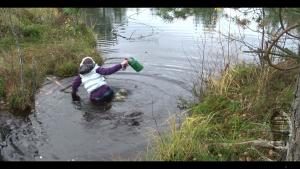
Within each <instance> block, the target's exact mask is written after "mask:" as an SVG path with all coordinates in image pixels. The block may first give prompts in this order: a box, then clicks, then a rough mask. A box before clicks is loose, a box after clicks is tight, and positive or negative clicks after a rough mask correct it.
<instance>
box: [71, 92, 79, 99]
mask: <svg viewBox="0 0 300 169" xmlns="http://www.w3.org/2000/svg"><path fill="white" fill-rule="evenodd" d="M72 100H73V101H80V97H79V96H78V95H77V94H76V93H72Z"/></svg>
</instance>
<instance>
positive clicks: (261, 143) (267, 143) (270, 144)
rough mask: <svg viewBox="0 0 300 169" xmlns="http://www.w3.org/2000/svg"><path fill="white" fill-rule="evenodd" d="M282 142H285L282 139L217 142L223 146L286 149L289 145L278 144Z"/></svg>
mask: <svg viewBox="0 0 300 169" xmlns="http://www.w3.org/2000/svg"><path fill="white" fill-rule="evenodd" d="M282 143H283V142H282V141H265V140H251V141H244V142H239V143H216V144H217V145H221V146H237V145H250V146H256V147H264V148H272V149H276V150H286V149H287V147H285V146H276V145H278V144H282Z"/></svg>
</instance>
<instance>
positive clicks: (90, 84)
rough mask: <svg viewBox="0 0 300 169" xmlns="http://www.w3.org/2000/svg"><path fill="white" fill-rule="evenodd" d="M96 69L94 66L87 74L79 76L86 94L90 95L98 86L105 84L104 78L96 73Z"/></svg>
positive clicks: (96, 66)
mask: <svg viewBox="0 0 300 169" xmlns="http://www.w3.org/2000/svg"><path fill="white" fill-rule="evenodd" d="M97 68H99V66H98V65H97V64H96V65H95V67H94V68H93V69H92V70H91V71H90V72H89V73H86V74H84V75H82V74H80V77H81V82H82V84H83V86H84V88H85V89H86V90H87V92H88V93H92V92H93V91H94V90H96V89H98V88H99V87H100V86H102V85H104V84H106V82H105V78H104V77H103V76H102V75H101V74H99V73H97V72H96V69H97Z"/></svg>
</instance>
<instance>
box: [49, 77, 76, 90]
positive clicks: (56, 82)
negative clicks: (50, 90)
mask: <svg viewBox="0 0 300 169" xmlns="http://www.w3.org/2000/svg"><path fill="white" fill-rule="evenodd" d="M46 79H48V80H50V81H52V82H54V83H55V84H57V85H58V86H60V87H62V89H60V91H61V92H65V93H70V92H66V91H65V90H67V89H68V88H70V87H71V86H72V84H70V85H68V86H66V87H65V86H63V85H62V84H61V83H59V82H58V81H57V80H55V79H53V78H51V77H46Z"/></svg>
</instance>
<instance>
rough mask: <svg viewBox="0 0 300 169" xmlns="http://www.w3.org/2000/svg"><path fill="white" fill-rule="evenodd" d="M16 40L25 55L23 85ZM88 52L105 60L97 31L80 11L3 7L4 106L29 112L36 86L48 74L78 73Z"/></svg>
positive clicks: (0, 93)
mask: <svg viewBox="0 0 300 169" xmlns="http://www.w3.org/2000/svg"><path fill="white" fill-rule="evenodd" d="M13 32H15V36H14V34H13ZM16 40H18V41H19V45H20V49H21V51H20V52H21V54H22V56H23V58H24V64H23V67H24V71H23V74H24V89H21V86H20V83H21V80H20V62H19V56H20V52H18V48H17V45H16ZM85 55H89V56H91V57H93V58H94V59H95V61H96V62H97V63H98V64H102V59H101V56H99V54H98V52H97V51H96V39H95V35H94V33H93V31H92V29H91V28H89V27H88V26H87V25H86V24H85V23H84V21H83V20H82V19H81V18H79V17H78V15H77V14H76V15H75V14H74V15H72V14H69V13H64V10H62V9H57V8H41V9H40V8H19V9H14V8H10V9H3V8H2V9H0V99H2V100H5V102H6V106H2V107H1V108H2V109H3V108H4V107H5V108H9V110H11V111H12V112H14V113H20V114H22V113H26V112H30V110H31V108H32V103H33V102H34V99H33V98H34V97H33V95H34V91H36V88H35V87H37V88H38V87H40V85H41V84H42V82H43V81H44V77H45V75H47V74H51V75H56V76H61V77H66V76H72V75H75V74H76V73H77V70H78V64H79V63H80V61H81V59H82V57H83V56H85ZM33 84H36V86H34V85H33ZM1 108H0V109H1Z"/></svg>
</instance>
